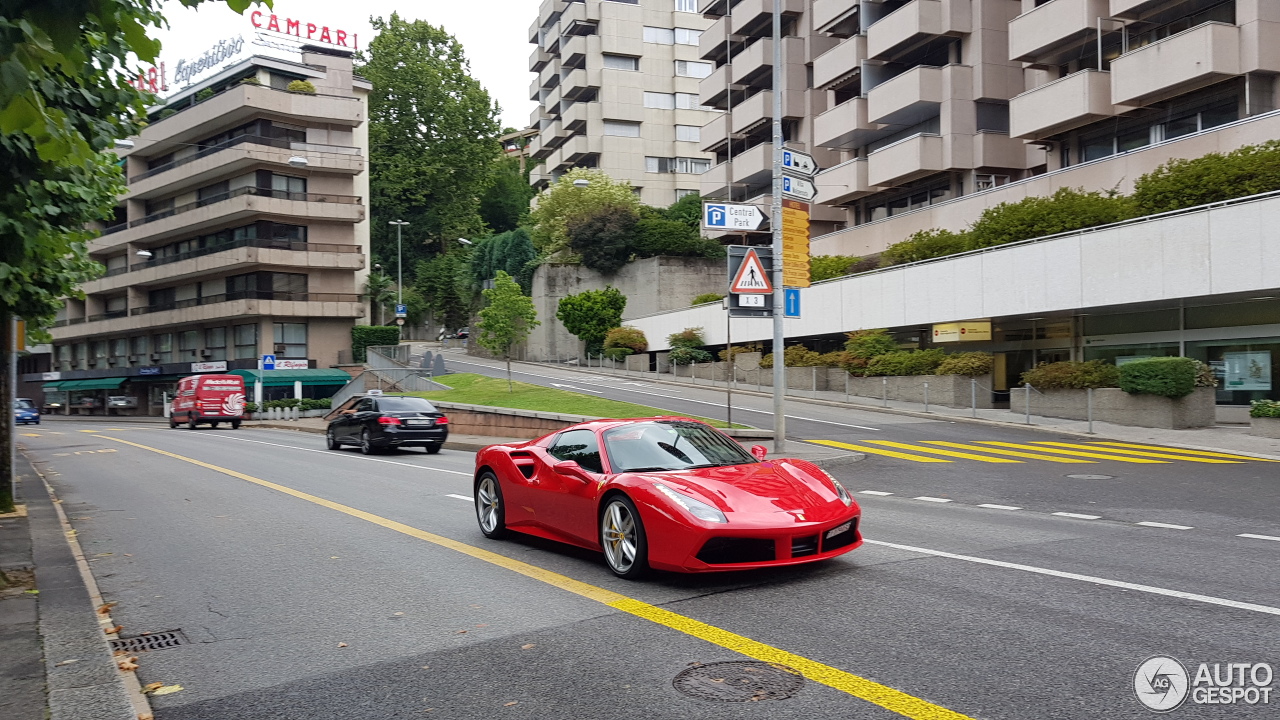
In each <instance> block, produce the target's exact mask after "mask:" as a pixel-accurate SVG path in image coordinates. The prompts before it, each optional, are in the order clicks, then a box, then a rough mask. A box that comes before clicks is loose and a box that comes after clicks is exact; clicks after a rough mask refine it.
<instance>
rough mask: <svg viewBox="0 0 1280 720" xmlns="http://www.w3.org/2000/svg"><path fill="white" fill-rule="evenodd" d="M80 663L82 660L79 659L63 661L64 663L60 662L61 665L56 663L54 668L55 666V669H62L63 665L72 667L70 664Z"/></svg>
mask: <svg viewBox="0 0 1280 720" xmlns="http://www.w3.org/2000/svg"><path fill="white" fill-rule="evenodd" d="M78 662H80V659H79V658H72V659H71V660H63V661H62V662H60V663H54V664H53V666H54V667H62V666H63V665H70V664H72V663H78Z"/></svg>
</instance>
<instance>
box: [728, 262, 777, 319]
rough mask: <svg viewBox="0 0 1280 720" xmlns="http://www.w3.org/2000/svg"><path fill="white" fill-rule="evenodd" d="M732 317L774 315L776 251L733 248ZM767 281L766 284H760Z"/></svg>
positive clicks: (729, 298) (731, 280) (730, 282)
mask: <svg viewBox="0 0 1280 720" xmlns="http://www.w3.org/2000/svg"><path fill="white" fill-rule="evenodd" d="M727 250H728V251H729V262H728V270H729V288H730V290H729V296H728V302H729V315H730V316H731V317H769V316H770V315H772V314H773V293H772V290H773V283H772V281H771V280H770V278H771V277H772V274H773V252H772V251H771V250H770V249H769V248H767V247H744V246H742V245H730V246H729V247H728V248H727ZM762 280H763V281H764V282H763V284H762V283H761V281H762Z"/></svg>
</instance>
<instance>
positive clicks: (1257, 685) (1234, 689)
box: [1133, 655, 1275, 713]
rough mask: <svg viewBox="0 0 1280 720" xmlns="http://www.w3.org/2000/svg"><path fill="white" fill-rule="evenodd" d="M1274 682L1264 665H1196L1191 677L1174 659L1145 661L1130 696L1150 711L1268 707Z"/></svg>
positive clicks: (1134, 679) (1136, 676)
mask: <svg viewBox="0 0 1280 720" xmlns="http://www.w3.org/2000/svg"><path fill="white" fill-rule="evenodd" d="M1274 679H1275V676H1274V672H1273V670H1272V667H1271V665H1269V664H1267V663H1262V662H1259V663H1212V664H1210V663H1200V664H1199V665H1198V666H1197V668H1196V674H1195V677H1192V676H1191V674H1190V673H1188V672H1187V668H1186V666H1185V665H1183V664H1182V663H1181V662H1180V661H1178V660H1177V659H1176V658H1171V657H1167V656H1164V655H1157V656H1155V657H1152V658H1148V659H1147V660H1145V661H1143V663H1142V664H1141V665H1139V666H1138V669H1137V671H1135V672H1134V674H1133V694H1134V696H1135V697H1137V698H1138V702H1141V703H1142V704H1143V705H1144V706H1146V708H1147V709H1148V710H1151V711H1152V712H1159V713H1164V712H1169V711H1171V710H1175V709H1177V708H1178V707H1179V706H1181V705H1182V704H1183V703H1184V702H1186V701H1187V699H1188V698H1190V700H1191V702H1192V704H1195V705H1268V704H1270V703H1271V691H1272V690H1273V689H1274V688H1273V687H1272V686H1271V683H1272V681H1273V680H1274Z"/></svg>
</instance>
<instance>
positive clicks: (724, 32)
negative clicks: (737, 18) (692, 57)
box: [698, 20, 729, 60]
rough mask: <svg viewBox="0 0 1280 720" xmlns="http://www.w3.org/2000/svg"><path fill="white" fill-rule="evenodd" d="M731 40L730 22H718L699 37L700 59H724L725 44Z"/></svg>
mask: <svg viewBox="0 0 1280 720" xmlns="http://www.w3.org/2000/svg"><path fill="white" fill-rule="evenodd" d="M728 40H729V21H728V20H717V21H716V22H714V23H712V24H711V27H709V28H707V29H706V30H703V31H702V35H700V36H699V37H698V57H700V58H702V59H703V60H718V59H720V58H722V57H724V54H725V43H726V42H727V41H728Z"/></svg>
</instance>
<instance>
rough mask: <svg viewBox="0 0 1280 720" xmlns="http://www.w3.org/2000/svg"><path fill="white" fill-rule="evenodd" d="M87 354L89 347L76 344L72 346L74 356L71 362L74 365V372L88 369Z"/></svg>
mask: <svg viewBox="0 0 1280 720" xmlns="http://www.w3.org/2000/svg"><path fill="white" fill-rule="evenodd" d="M88 353H89V346H88V345H85V344H84V343H76V344H75V345H74V346H72V354H73V356H74V360H72V362H73V363H74V364H75V369H76V370H84V369H85V368H86V367H88V364H87V363H88V362H89V355H88Z"/></svg>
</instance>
